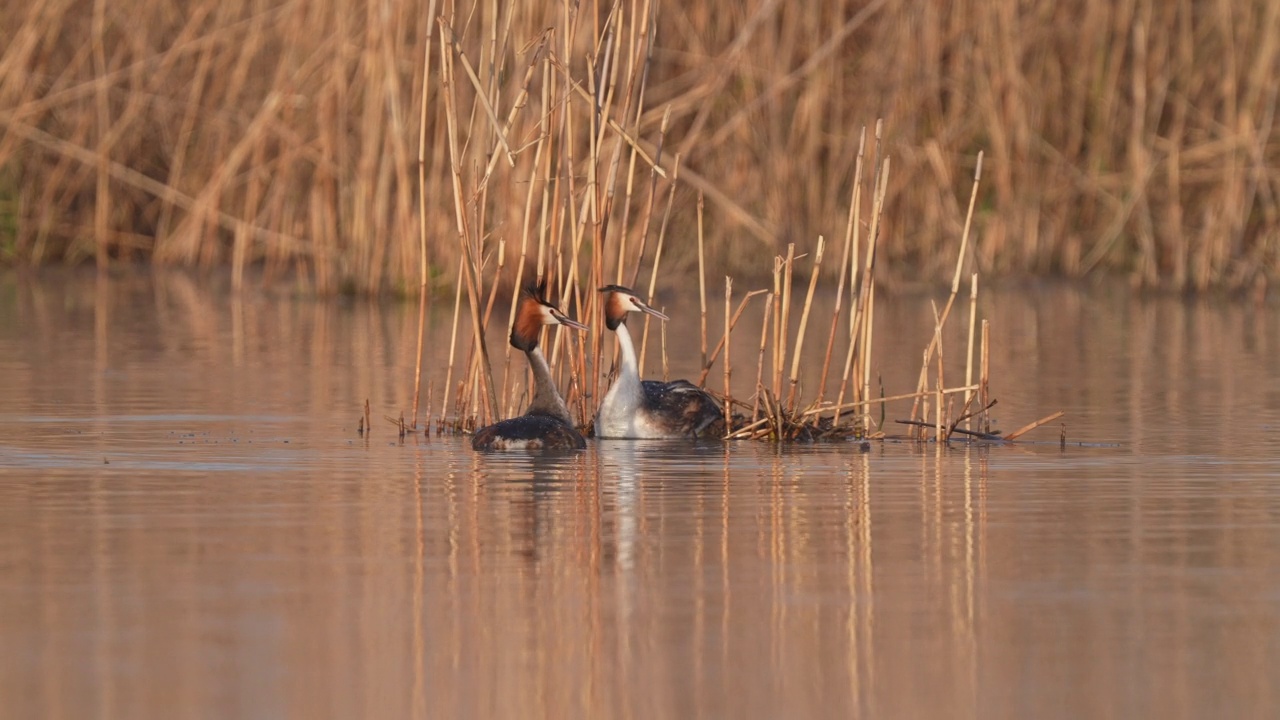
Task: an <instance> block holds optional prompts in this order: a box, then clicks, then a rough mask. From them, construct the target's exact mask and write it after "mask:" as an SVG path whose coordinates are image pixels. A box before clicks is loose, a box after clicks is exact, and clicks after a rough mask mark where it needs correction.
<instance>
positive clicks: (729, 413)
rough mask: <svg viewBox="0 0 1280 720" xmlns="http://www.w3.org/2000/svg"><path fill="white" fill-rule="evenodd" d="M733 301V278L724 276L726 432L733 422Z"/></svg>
mask: <svg viewBox="0 0 1280 720" xmlns="http://www.w3.org/2000/svg"><path fill="white" fill-rule="evenodd" d="M732 301H733V278H731V277H729V276H728V275H725V276H724V340H725V342H724V343H723V347H724V397H725V403H724V428H725V431H726V432H728V431H729V430H730V429H731V423H732V422H733V409H732V408H733V403H731V402H729V397H730V391H729V377H730V374H731V373H732V367H731V365H730V363H729V342H728V340H729V333H730V332H732V331H733V319H732V318H731V317H730V316H729V308H730V306H731V305H732Z"/></svg>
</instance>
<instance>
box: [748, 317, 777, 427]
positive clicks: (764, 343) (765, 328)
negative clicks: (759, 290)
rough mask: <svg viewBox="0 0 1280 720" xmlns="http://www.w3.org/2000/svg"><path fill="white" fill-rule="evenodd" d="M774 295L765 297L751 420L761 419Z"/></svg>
mask: <svg viewBox="0 0 1280 720" xmlns="http://www.w3.org/2000/svg"><path fill="white" fill-rule="evenodd" d="M773 300H774V295H773V293H772V292H770V293H768V294H766V295H765V297H764V320H763V321H762V322H761V324H760V359H759V361H758V364H757V365H756V397H755V402H754V403H753V404H752V405H751V420H752V422H754V421H755V420H756V419H757V418H759V417H760V396H761V395H762V394H763V393H764V354H765V350H766V348H767V347H768V344H769V314H770V313H771V312H772V311H773V305H774V302H773Z"/></svg>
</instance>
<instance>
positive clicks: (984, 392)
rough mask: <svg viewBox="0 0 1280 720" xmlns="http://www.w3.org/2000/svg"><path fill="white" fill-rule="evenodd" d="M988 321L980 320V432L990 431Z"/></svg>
mask: <svg viewBox="0 0 1280 720" xmlns="http://www.w3.org/2000/svg"><path fill="white" fill-rule="evenodd" d="M989 326H990V323H989V321H987V320H986V319H985V318H984V319H983V320H982V350H981V357H982V363H981V366H982V374H981V375H979V380H978V399H979V401H980V402H981V403H982V432H984V433H990V432H991V414H990V413H989V412H988V410H989V408H990V407H991V385H990V375H989V374H988V370H989V365H988V361H989V359H990V354H989V352H988V344H987V343H988V338H989V331H990V327H989Z"/></svg>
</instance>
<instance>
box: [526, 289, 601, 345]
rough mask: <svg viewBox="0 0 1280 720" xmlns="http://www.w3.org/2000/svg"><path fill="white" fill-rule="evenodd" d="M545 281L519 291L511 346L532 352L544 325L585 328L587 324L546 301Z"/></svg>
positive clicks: (576, 328)
mask: <svg viewBox="0 0 1280 720" xmlns="http://www.w3.org/2000/svg"><path fill="white" fill-rule="evenodd" d="M546 293H547V281H546V280H543V281H542V282H539V283H537V284H530V285H527V286H525V288H524V290H523V291H521V293H520V306H519V307H518V308H516V321H515V322H514V323H512V325H511V338H510V339H511V347H513V348H515V349H517V350H523V351H524V352H532V351H533V349H534V348H536V347H538V336H539V335H541V334H542V327H543V326H544V325H564V326H565V327H571V328H573V329H574V330H586V329H587V326H586V325H583V324H582V323H580V322H577V321H576V320H572V319H570V318H569V316H568V315H565V314H564V313H562V312H560V308H558V307H556V306H555V305H552V304H551V303H550V302H548V301H547V295H546Z"/></svg>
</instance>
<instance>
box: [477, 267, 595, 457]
mask: <svg viewBox="0 0 1280 720" xmlns="http://www.w3.org/2000/svg"><path fill="white" fill-rule="evenodd" d="M545 293H546V283H545V282H544V283H539V284H538V285H536V286H529V287H527V288H525V290H524V292H523V293H522V295H521V298H520V307H519V308H517V309H516V321H515V324H514V325H512V327H511V347H514V348H516V349H517V350H523V351H524V354H525V357H526V358H528V359H529V367H530V368H532V370H533V388H534V390H533V401H532V402H530V403H529V409H528V410H525V412H524V415H521V416H520V417H514V418H510V419H507V420H502V421H499V422H496V423H494V424H492V425H489V426H488V427H483V428H480V429H479V430H477V431H476V434H475V437H473V438H472V439H471V447H472V448H473V449H475V450H581V449H583V448H585V447H586V446H587V441H586V439H585V438H583V437H582V433H580V432H578V430H577V429H576V428H575V427H574V426H573V417H572V416H570V415H569V406H568V405H565V402H564V398H562V397H560V392H559V391H558V390H556V384H555V382H554V381H553V380H552V379H551V369H550V368H548V367H547V359H546V357H545V356H543V354H542V350H541V349H539V348H538V335H539V334H540V333H541V332H542V326H543V325H564V326H566V327H571V328H574V329H575V330H586V329H587V326H586V325H583V324H582V323H580V322H575V321H574V320H570V319H569V317H568V316H566V315H565V314H564V313H562V312H560V310H559V309H558V308H557V307H556V306H555V305H552V304H551V303H549V302H547V300H546V296H545Z"/></svg>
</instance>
